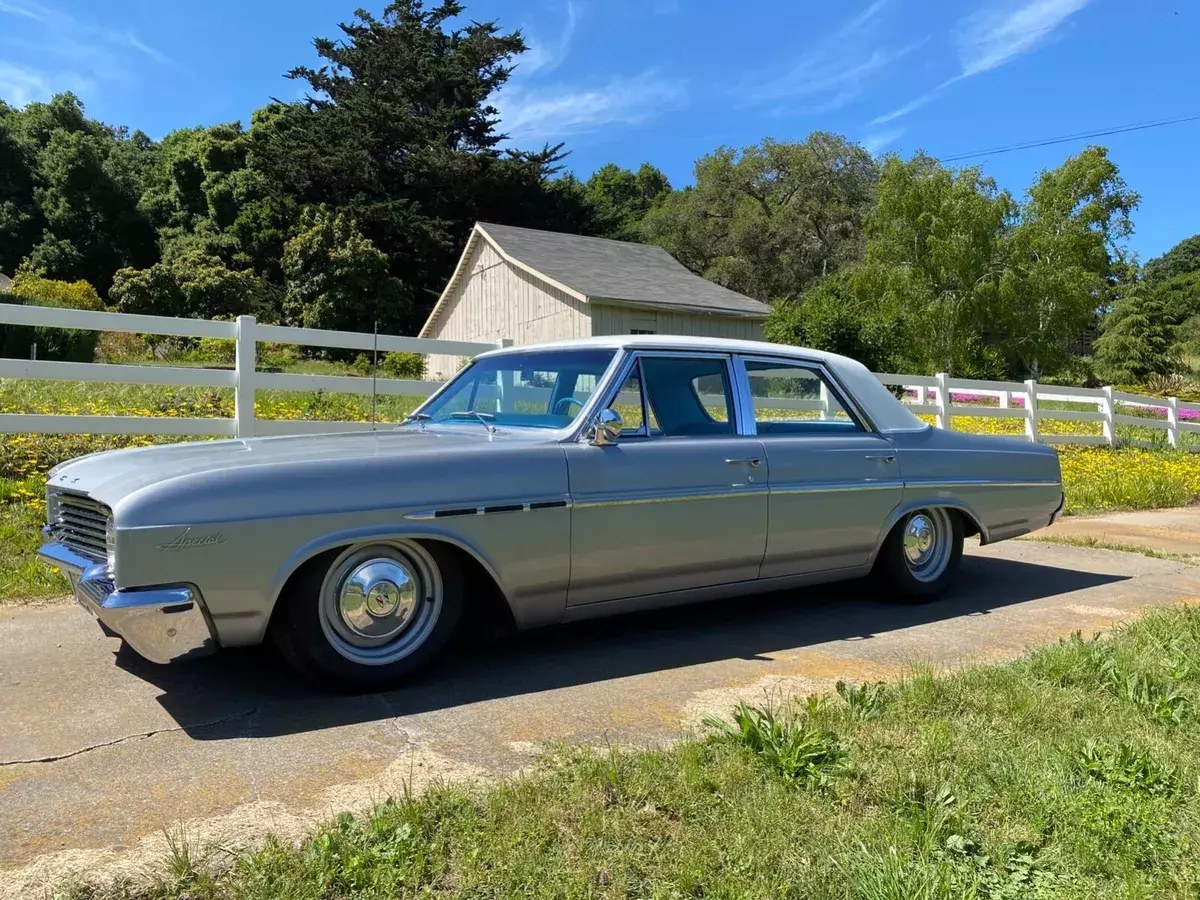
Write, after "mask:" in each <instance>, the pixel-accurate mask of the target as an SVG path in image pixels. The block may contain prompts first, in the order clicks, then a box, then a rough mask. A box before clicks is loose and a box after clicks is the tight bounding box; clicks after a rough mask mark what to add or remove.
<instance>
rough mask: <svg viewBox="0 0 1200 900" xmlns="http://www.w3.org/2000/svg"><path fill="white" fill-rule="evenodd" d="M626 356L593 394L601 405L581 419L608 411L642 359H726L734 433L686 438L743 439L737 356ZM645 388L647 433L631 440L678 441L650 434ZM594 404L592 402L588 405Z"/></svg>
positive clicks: (646, 350) (648, 351) (647, 352)
mask: <svg viewBox="0 0 1200 900" xmlns="http://www.w3.org/2000/svg"><path fill="white" fill-rule="evenodd" d="M623 352H624V357H623V359H622V363H621V366H620V368H619V369H618V370H617V371H616V373H615V374H614V376H613V378H612V381H611V382H609V383H608V384H606V385H604V387H603V389H601V388H599V387H597V389H596V393H595V394H594V395H593V398H592V399H593V401H594V400H595V398H596V397H599V398H600V402H599V403H596V404H595V408H594V409H589V410H581V411H580V414H579V416H578V418H579V419H583V418H584V414H585V413H586V414H587V417H588V418H587V419H586V420H585V422H586V421H588V420H590V418H591V417H592V416H594V415H596V414H597V413H598V412H599V411H600V410H602V409H607V408H608V407H609V406H610V405H611V404H612V402H613V400H614V399H616V397H617V395H618V394H619V393H620V392H621V386H622V385H623V384H625V382H626V381H627V380H628V379H629V373H630V372H632V371H633V367H634V366H640V364H641V360H642V359H644V358H646V357H652V358H662V357H681V358H683V359H723V360H725V375H726V377H727V378H728V379H729V399H730V400H731V401H732V402H733V432H732V433H731V434H715V435H685V437H689V438H697V439H700V440H704V439H706V438H709V437H742V436H745V435H746V432H744V431H743V430H742V420H743V416H744V406H745V404H744V401H743V400H742V398H741V390H740V385H739V379H738V372H737V368H736V366H735V365H734V359H735V357H736V354H734V353H723V352H721V351H719V350H659V349H655V348H653V347H638V348H637V349H636V350H630V349H628V348H624V350H623ZM639 384H641V385H642V421H643V423H644V424H645V425H646V426H647V427H646V434H644V435H639V434H631V435H629V437H630V438H634V439H638V440H660V439H668V438H669V439H670V440H679V436H676V437H670V436H669V435H664V434H659V435H654V434H650V433H649V424H650V418H649V415H648V412H649V408H648V405H647V404H648V403H649V399H648V398H647V397H646V389H645V381H644V379H643V380H642V381H639ZM590 405H591V401H589V406H590ZM585 430H586V427H585V426H581V427H580V428H578V429H575V433H574V434H573V435H572V436H571V437H569V438H568V439H567V440H568V441H579V440H581V439H582V437H583V432H584V431H585Z"/></svg>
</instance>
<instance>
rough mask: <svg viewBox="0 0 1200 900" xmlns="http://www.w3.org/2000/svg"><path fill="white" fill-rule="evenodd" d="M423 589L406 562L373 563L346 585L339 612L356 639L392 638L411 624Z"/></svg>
mask: <svg viewBox="0 0 1200 900" xmlns="http://www.w3.org/2000/svg"><path fill="white" fill-rule="evenodd" d="M419 588H420V582H419V581H418V579H417V575H416V573H415V572H414V571H413V570H412V569H411V568H409V567H408V566H406V565H405V564H404V563H403V562H401V561H399V560H396V559H370V560H367V561H366V562H364V563H362V564H360V565H359V566H358V567H357V568H355V569H354V570H353V571H351V572H350V574H349V575H348V576H347V577H346V580H345V581H343V582H342V585H341V588H340V589H339V591H338V612H339V613H340V614H341V617H342V622H343V623H344V624H345V625H346V627H347V628H348V629H350V631H351V632H353V633H354V634H355V635H356V636H358V637H361V638H366V639H367V640H370V641H375V640H378V639H379V638H388V637H391V636H392V635H394V634H396V633H397V632H399V631H401V630H402V629H403V628H404V627H405V626H406V625H408V623H409V622H410V621H411V616H412V612H413V609H414V608H415V607H416V605H417V599H418V597H419V595H420V591H419Z"/></svg>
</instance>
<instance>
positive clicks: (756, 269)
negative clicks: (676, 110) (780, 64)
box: [643, 132, 878, 301]
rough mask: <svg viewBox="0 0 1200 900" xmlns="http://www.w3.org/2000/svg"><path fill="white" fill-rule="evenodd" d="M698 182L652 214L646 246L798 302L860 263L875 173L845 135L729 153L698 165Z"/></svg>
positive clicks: (723, 279) (739, 285)
mask: <svg viewBox="0 0 1200 900" xmlns="http://www.w3.org/2000/svg"><path fill="white" fill-rule="evenodd" d="M695 177H696V184H695V185H694V186H690V187H688V188H685V189H684V190H682V191H676V192H674V193H673V194H671V195H670V196H669V197H667V198H666V201H665V202H664V203H662V204H661V205H659V206H657V207H655V208H653V209H651V210H650V211H649V213H648V214H647V215H646V218H645V220H644V224H643V234H644V239H645V240H647V241H648V242H651V243H655V244H658V245H660V246H662V247H664V248H665V249H666V250H668V251H669V252H670V253H671V254H672V255H673V256H674V257H675V258H676V259H678V260H679V261H680V262H681V263H683V264H684V265H685V266H687V267H688V268H689V269H691V270H692V271H693V272H696V273H697V274H700V275H703V276H704V277H706V278H708V279H710V280H712V281H715V282H717V283H718V284H722V285H724V286H725V287H728V288H731V289H733V290H736V291H740V292H742V293H744V294H748V295H749V296H752V297H755V298H757V299H760V300H764V301H770V300H774V299H780V298H788V297H792V298H794V297H798V296H799V295H800V294H802V293H803V292H804V291H805V290H806V289H807V288H808V287H809V286H810V285H811V284H812V283H813V282H814V281H815V280H816V279H818V278H820V277H822V276H825V275H829V274H832V273H833V272H835V271H837V270H838V269H839V268H841V267H842V266H844V265H846V264H847V263H850V262H853V261H854V260H857V259H858V258H859V257H860V256H861V252H862V226H863V220H864V218H865V216H866V215H867V211H868V210H869V208H870V205H871V199H872V196H873V193H874V187H875V181H876V179H877V178H878V168H877V166H876V163H875V161H874V159H873V158H872V157H871V154H870V153H868V152H867V151H866V150H864V149H863V148H862V147H859V146H858V145H856V144H852V143H850V142H849V141H847V140H846V139H845V138H843V137H840V136H838V135H834V134H827V133H824V132H815V133H813V134H811V135H809V136H808V138H807V139H806V140H804V141H803V142H800V143H785V142H779V141H773V140H766V141H763V142H762V144H760V145H756V146H752V147H747V148H745V149H744V150H741V151H737V150H733V149H731V148H728V147H722V148H719V149H718V150H717V151H716V152H714V153H711V154H709V155H708V156H705V157H702V158H701V159H700V160H699V161H698V162H697V163H696V168H695Z"/></svg>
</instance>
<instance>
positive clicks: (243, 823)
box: [0, 541, 1200, 896]
mask: <svg viewBox="0 0 1200 900" xmlns="http://www.w3.org/2000/svg"><path fill="white" fill-rule="evenodd" d="M1193 599H1200V568H1193V567H1190V566H1188V565H1185V564H1183V563H1181V562H1175V561H1167V560H1162V559H1151V558H1147V557H1144V556H1140V555H1135V554H1127V553H1114V552H1109V551H1104V550H1094V549H1081V548H1076V547H1067V546H1058V545H1052V544H1043V543H1036V542H1032V541H1018V542H1011V543H1007V544H1001V545H998V546H996V547H989V548H978V547H969V548H968V551H967V555H966V557H965V558H964V565H963V572H962V577H961V580H960V582H959V587H958V589H957V590H956V592H955V593H954V595H953V596H952V597H950V598H949V599H946V600H944V601H941V602H938V603H935V604H931V605H927V606H915V607H905V606H894V605H890V604H888V603H886V602H882V601H881V600H880V599H878V598H876V597H873V596H871V595H870V593H869V591H868V590H867V589H866V588H864V587H862V586H857V585H852V586H845V585H842V586H833V587H829V588H823V589H813V590H808V591H798V592H793V593H787V594H776V595H770V596H764V597H760V598H756V599H753V600H749V601H738V602H736V603H717V604H712V605H707V606H702V607H695V608H691V609H687V610H679V609H676V610H674V611H668V612H663V613H655V614H651V615H645V616H640V617H634V618H624V619H613V620H608V621H604V622H601V623H593V624H588V625H584V626H577V627H572V628H564V629H555V630H550V631H545V632H541V633H535V634H531V635H527V636H523V637H519V638H515V639H511V640H508V641H503V642H499V643H497V644H494V645H489V646H487V647H485V648H483V649H476V650H474V651H472V652H470V653H461V654H459V655H458V656H457V657H454V658H451V659H450V660H448V661H447V662H446V664H445V665H443V666H442V667H441V668H440V669H438V670H437V671H435V672H432V673H430V674H429V675H428V676H427V677H425V678H424V679H423V680H422V681H420V682H419V683H416V684H413V685H412V686H410V687H407V688H404V689H402V690H398V691H394V692H390V693H386V694H375V695H370V696H363V697H353V698H347V697H342V696H333V695H328V694H323V693H319V692H317V691H314V690H313V689H312V688H310V687H309V686H307V685H306V684H303V683H301V682H299V681H298V680H297V679H296V678H295V677H293V675H292V674H291V673H290V672H289V671H288V670H287V669H286V668H285V667H284V666H283V664H282V663H281V662H280V661H279V660H278V659H277V658H276V657H275V656H274V655H273V654H271V653H268V652H266V651H246V652H236V653H223V654H219V655H217V656H215V657H210V658H208V659H205V660H200V661H197V662H194V663H191V664H188V665H183V666H178V667H160V666H154V665H152V664H149V663H146V662H144V661H143V660H141V659H140V658H138V657H137V656H136V655H134V654H133V653H131V652H129V651H128V650H125V649H120V644H119V642H118V641H115V640H111V639H108V638H105V637H103V636H102V635H101V633H100V631H99V630H98V628H97V626H96V624H95V623H94V622H93V621H92V620H90V619H89V618H88V617H87V616H86V615H85V614H84V613H83V612H82V611H80V610H78V609H77V608H75V607H74V606H73V605H71V604H55V605H48V606H44V607H42V608H28V609H11V608H10V609H5V610H0V811H2V812H3V815H0V896H26V895H27V894H28V892H30V891H36V890H37V889H38V888H39V887H40V886H43V885H45V884H47V883H48V882H49V881H50V880H51V879H52V878H54V877H57V876H58V875H60V874H61V873H63V872H65V871H70V870H88V871H90V872H92V873H93V874H95V873H101V874H104V875H112V874H117V873H122V872H130V871H136V870H138V869H139V867H142V866H145V865H147V864H148V863H150V862H157V861H158V860H159V859H160V857H161V852H162V849H163V846H164V837H163V831H164V829H178V828H180V827H181V825H184V824H185V832H186V834H187V835H188V837H189V839H190V840H191V841H193V842H194V843H197V844H200V843H204V842H206V841H209V840H210V839H212V840H221V841H223V842H225V843H227V844H228V843H230V842H237V841H239V840H242V839H249V838H253V837H255V836H257V835H260V834H262V833H263V832H264V831H266V830H272V831H275V832H276V833H278V834H281V835H283V836H286V837H298V836H300V835H303V834H304V833H305V831H306V830H307V829H308V828H309V827H311V823H312V821H313V819H314V818H318V817H321V816H324V815H327V814H330V813H333V812H336V811H339V810H341V809H345V808H359V807H362V806H365V805H367V804H369V803H370V802H372V801H373V800H377V799H381V798H382V797H384V796H386V795H389V794H393V795H395V794H399V793H401V792H402V791H403V790H404V789H405V785H406V784H407V785H410V786H411V787H413V788H416V789H419V788H420V787H421V786H422V785H424V784H427V783H429V782H430V781H431V780H433V779H440V778H464V777H465V778H484V779H487V778H494V777H496V776H500V775H503V774H508V773H512V772H514V771H517V770H520V769H521V768H522V767H524V766H527V765H529V764H530V763H531V762H532V761H533V760H534V759H535V757H536V753H537V751H538V749H539V748H540V747H541V746H542V745H543V744H544V743H545V742H547V741H572V742H598V743H607V742H615V743H621V744H633V745H639V744H647V743H652V742H658V741H664V740H670V739H671V738H673V737H675V736H677V735H678V734H679V733H680V731H681V729H687V728H689V727H692V726H693V725H694V724H695V722H696V720H697V718H698V716H699V714H700V713H702V712H704V711H707V710H717V711H723V710H726V709H727V708H728V707H729V706H731V705H732V704H733V703H735V702H736V700H737V699H739V698H746V699H749V700H757V701H761V700H763V699H764V698H766V697H769V696H771V695H773V694H774V695H780V694H783V693H789V692H810V691H814V690H828V689H830V688H831V687H832V684H833V682H834V681H835V680H836V679H838V678H844V679H847V680H851V681H866V680H878V679H887V678H894V677H897V676H899V675H901V674H903V673H904V672H905V671H906V669H908V668H909V667H911V666H912V665H913V664H916V663H924V664H933V665H934V666H938V667H949V666H957V665H962V664H964V663H970V662H990V661H997V660H1003V659H1009V658H1012V657H1014V656H1018V655H1020V654H1021V653H1023V652H1024V651H1025V650H1026V649H1027V648H1028V647H1030V646H1031V645H1037V644H1043V643H1046V642H1049V641H1052V640H1054V639H1056V638H1058V637H1061V636H1064V635H1067V634H1069V633H1071V632H1073V631H1076V630H1081V631H1083V632H1084V633H1085V634H1090V633H1092V632H1094V631H1097V630H1101V629H1104V628H1106V627H1108V626H1110V625H1112V624H1113V623H1114V622H1117V621H1120V620H1122V619H1125V618H1127V617H1130V616H1133V615H1136V614H1137V613H1138V612H1139V611H1140V610H1142V609H1143V608H1145V607H1148V606H1156V605H1166V604H1173V603H1177V602H1180V601H1189V600H1193Z"/></svg>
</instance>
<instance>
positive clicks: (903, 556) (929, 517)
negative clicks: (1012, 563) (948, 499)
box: [874, 507, 963, 603]
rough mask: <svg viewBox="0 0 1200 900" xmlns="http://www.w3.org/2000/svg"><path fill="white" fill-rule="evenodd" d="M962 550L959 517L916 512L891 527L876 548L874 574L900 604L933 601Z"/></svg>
mask: <svg viewBox="0 0 1200 900" xmlns="http://www.w3.org/2000/svg"><path fill="white" fill-rule="evenodd" d="M962 550H963V527H962V518H961V517H960V516H959V514H958V513H957V512H955V511H954V510H949V509H943V508H940V507H935V508H931V509H918V510H916V511H915V512H911V513H909V514H908V515H906V516H905V517H904V518H902V519H901V520H900V521H899V522H897V523H896V525H895V527H894V528H892V530H891V532H890V533H889V534H888V536H887V538H886V539H885V540H884V542H883V546H882V547H880V549H879V556H878V557H877V558H876V560H875V570H874V574H875V575H877V576H879V578H880V580H881V581H882V582H884V583H885V585H886V589H888V590H890V591H893V592H894V594H895V597H896V599H897V600H900V601H901V602H905V603H923V602H927V601H929V600H935V599H937V598H938V597H940V596H941V595H942V594H944V593H945V592H946V591H947V590H948V589H949V587H950V585H951V583H953V581H954V576H955V574H956V573H957V572H958V566H959V562H960V561H961V560H962Z"/></svg>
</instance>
